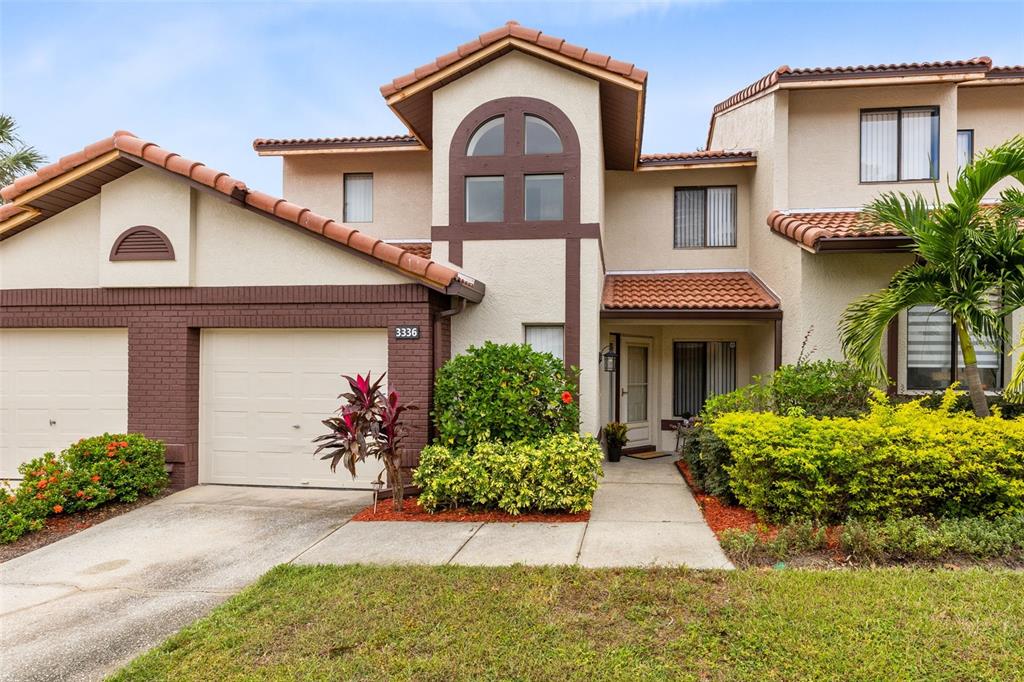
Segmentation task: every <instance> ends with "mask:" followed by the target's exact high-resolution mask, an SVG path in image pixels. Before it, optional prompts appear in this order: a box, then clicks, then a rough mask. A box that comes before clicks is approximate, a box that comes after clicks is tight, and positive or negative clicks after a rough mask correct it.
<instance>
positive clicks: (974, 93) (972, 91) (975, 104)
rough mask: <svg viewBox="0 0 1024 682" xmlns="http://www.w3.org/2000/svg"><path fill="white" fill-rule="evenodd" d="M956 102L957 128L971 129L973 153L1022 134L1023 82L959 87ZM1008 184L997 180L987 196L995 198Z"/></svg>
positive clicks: (1023, 111) (1011, 182)
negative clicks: (1018, 83)
mask: <svg viewBox="0 0 1024 682" xmlns="http://www.w3.org/2000/svg"><path fill="white" fill-rule="evenodd" d="M957 103H958V106H959V118H958V120H957V128H958V129H972V130H974V152H975V153H976V154H977V153H979V152H982V151H984V150H986V149H989V148H991V147H995V146H998V145H1000V144H1002V143H1003V142H1006V141H1007V140H1008V139H1010V138H1011V137H1013V136H1014V135H1021V134H1024V85H1002V86H984V87H981V86H972V87H962V88H960V90H959V92H958V94H957ZM1011 184H1013V181H1012V180H1006V181H1004V182H1001V183H999V184H998V185H996V186H995V187H994V188H993V189H992V190H991V191H990V192H989V193H988V194H987V197H988V198H991V199H995V198H997V197H998V196H999V192H1000V191H1001V190H1002V189H1004V188H1006V187H1009V186H1010V185H1011Z"/></svg>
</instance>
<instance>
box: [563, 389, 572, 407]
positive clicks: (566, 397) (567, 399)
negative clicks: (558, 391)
mask: <svg viewBox="0 0 1024 682" xmlns="http://www.w3.org/2000/svg"><path fill="white" fill-rule="evenodd" d="M562 402H563V403H565V404H566V405H568V404H569V403H571V402H572V393H569V391H562Z"/></svg>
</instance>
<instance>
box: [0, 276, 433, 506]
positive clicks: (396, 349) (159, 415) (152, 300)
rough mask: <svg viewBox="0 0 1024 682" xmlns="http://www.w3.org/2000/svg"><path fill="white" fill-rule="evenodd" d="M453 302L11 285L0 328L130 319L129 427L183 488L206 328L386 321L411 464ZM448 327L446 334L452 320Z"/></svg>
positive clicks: (351, 293)
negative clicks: (406, 336)
mask: <svg viewBox="0 0 1024 682" xmlns="http://www.w3.org/2000/svg"><path fill="white" fill-rule="evenodd" d="M447 307H448V301H447V299H446V297H443V296H441V295H439V294H436V293H434V292H432V291H430V290H429V289H427V288H425V287H422V286H419V285H416V284H393V285H352V286H294V287H288V286H280V287H198V288H183V289H170V288H166V289H165V288H158V289H9V290H3V291H0V327H3V328H40V327H46V328H75V327H80V328H81V327H121V328H127V330H128V430H129V431H131V432H133V433H143V434H145V435H146V436H149V437H151V438H159V439H160V440H163V441H164V442H165V443H166V444H167V461H168V463H170V464H171V465H172V469H171V482H172V485H173V486H174V487H175V488H185V487H188V486H191V485H195V484H197V483H198V482H199V340H200V330H201V329H203V328H255V329H261V328H262V329H296V328H387V330H388V379H389V386H390V387H391V388H392V389H396V390H398V391H399V393H400V394H401V396H402V400H403V402H406V403H408V404H414V405H417V406H418V407H419V409H418V410H415V411H411V412H408V413H407V415H408V416H407V417H406V419H405V423H406V425H407V427H408V435H407V437H406V439H405V442H404V447H403V451H402V465H403V466H404V467H405V468H406V469H408V468H410V467H412V466H415V464H416V461H417V458H418V454H419V451H420V449H421V448H422V447H423V446H424V445H426V443H427V439H428V437H429V428H430V427H429V419H430V416H429V415H430V407H431V404H432V399H433V395H432V393H433V375H434V367H433V363H434V348H433V343H434V340H433V329H434V328H433V320H434V315H435V314H436V313H437V312H439V311H440V310H443V309H445V308H447ZM396 325H417V326H419V328H420V338H419V339H418V340H415V341H413V340H403V341H397V340H395V338H394V336H395V335H394V327H395V326H396ZM442 329H443V335H444V336H445V337H447V335H448V333H449V332H448V329H449V327H448V324H447V323H444V324H443V325H442ZM446 342H447V338H444V339H442V340H441V355H442V356H447V354H448V351H447V349H445V347H444V346H445V345H446ZM339 381H340V379H339ZM341 390H342V387H341V386H340V385H339V390H338V392H339V393H340V392H341ZM325 416H326V415H325ZM324 466H327V465H326V463H325V464H324Z"/></svg>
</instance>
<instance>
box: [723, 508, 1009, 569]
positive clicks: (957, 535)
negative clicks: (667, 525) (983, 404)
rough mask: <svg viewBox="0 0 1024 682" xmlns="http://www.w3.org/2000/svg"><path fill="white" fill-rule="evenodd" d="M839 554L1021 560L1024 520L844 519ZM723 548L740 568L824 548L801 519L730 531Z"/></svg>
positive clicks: (876, 559)
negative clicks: (773, 530) (777, 525)
mask: <svg viewBox="0 0 1024 682" xmlns="http://www.w3.org/2000/svg"><path fill="white" fill-rule="evenodd" d="M837 539H838V543H839V547H838V549H839V551H840V552H841V553H842V554H843V555H844V556H848V557H850V558H852V559H853V560H854V561H855V562H858V563H893V562H901V561H928V562H937V561H948V560H956V559H961V558H968V559H976V560H989V559H1007V560H1011V561H1018V560H1020V559H1022V558H1024V516H1007V517H1002V518H997V519H985V518H981V517H969V518H964V519H934V518H930V517H921V516H912V517H907V518H890V519H885V520H882V521H873V520H857V519H851V520H849V521H847V522H846V523H845V524H844V525H843V526H842V527H841V528H839V532H838V535H837ZM720 540H721V544H722V549H723V550H724V551H725V553H726V554H727V555H728V556H729V558H730V559H731V560H732V561H733V563H735V564H736V565H738V566H751V565H756V564H765V563H772V562H776V561H789V560H791V559H794V558H797V557H800V556H802V555H807V554H814V553H817V552H820V551H822V550H824V549H826V548H827V547H828V543H827V540H826V537H825V532H824V529H822V528H819V527H816V526H815V525H814V524H812V523H809V522H806V521H800V522H793V523H788V524H785V525H783V526H781V527H780V528H779V529H778V531H777V533H776V534H774V535H773V534H772V533H770V532H769V531H768V529H767V528H758V527H752V528H750V529H749V530H739V529H729V530H726V531H724V532H723V533H722V536H721V539H720Z"/></svg>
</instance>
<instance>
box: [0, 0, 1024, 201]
mask: <svg viewBox="0 0 1024 682" xmlns="http://www.w3.org/2000/svg"><path fill="white" fill-rule="evenodd" d="M508 19H516V20H518V21H519V22H521V23H522V24H524V25H526V26H530V27H533V28H539V29H541V30H542V31H545V32H547V33H551V34H554V35H557V36H560V37H563V38H566V39H567V40H569V41H570V42H573V43H576V44H578V45H583V46H585V47H588V48H591V49H593V50H596V51H599V52H603V53H605V54H610V55H612V56H613V57H615V58H617V59H621V60H623V61H629V62H635V63H636V64H637V65H639V66H640V67H642V68H645V69H647V70H648V71H649V72H650V74H651V75H650V79H649V82H648V99H647V120H646V126H645V131H644V151H645V152H659V151H660V152H664V151H686V150H692V149H696V148H697V147H699V146H700V145H702V144H703V143H704V138H705V135H706V133H707V123H708V116H709V114H710V110H711V107H712V106H713V105H714V104H715V103H716V102H718V101H719V100H721V99H724V98H725V97H727V96H728V95H730V94H731V93H732V92H734V91H735V90H738V89H740V88H742V87H744V86H746V85H747V84H749V83H750V82H752V81H754V80H756V79H757V78H760V77H761V76H763V75H764V74H765V73H767V72H768V71H770V70H771V69H773V68H775V67H776V66H778V65H780V64H789V65H790V66H794V67H798V66H829V65H843V64H863V63H878V62H903V61H921V60H937V59H964V58H968V57H973V56H977V55H981V54H984V55H988V56H990V57H991V58H992V59H993V60H994V61H995V63H997V64H1024V0H1015V1H1014V2H998V3H983V2H970V3H954V2H948V3H945V2H934V1H933V2H906V3H895V2H890V3H865V2H843V3H838V2H836V3H832V2H799V3H766V2H730V1H728V0H723V1H719V2H696V1H689V2H685V1H684V2H668V1H666V2H634V3H629V2H575V3H561V2H556V1H555V0H547V1H546V2H537V3H497V2H489V3H479V2H478V3H455V2H446V3H425V2H424V3H396V2H386V3H385V2H377V3H354V2H315V3H314V2H305V3H292V2H260V3H252V2H219V3H199V2H117V3H115V2H100V3H90V2H75V3H56V2H46V1H44V0H34V1H32V2H11V1H9V0H0V110H2V111H4V112H6V113H10V114H13V115H14V116H15V117H16V118H17V120H18V122H19V124H20V128H21V134H22V136H23V137H24V138H25V139H26V140H27V141H28V142H30V143H31V144H33V145H35V146H36V147H37V148H39V149H40V150H41V151H42V152H43V153H44V154H46V155H47V156H48V157H50V159H51V160H52V159H55V158H57V157H59V156H61V155H63V154H66V153H68V152H70V151H74V150H77V149H80V148H81V147H83V146H85V144H87V143H89V142H92V141H95V140H97V139H100V138H102V137H105V136H107V135H109V134H110V133H111V132H112V131H113V130H115V129H118V128H124V129H127V130H131V131H133V132H135V133H136V134H138V135H140V136H142V137H145V138H147V139H151V140H153V141H155V142H158V143H159V144H161V145H162V146H164V147H166V148H168V149H172V150H174V151H176V152H179V153H181V154H183V155H185V156H188V157H190V158H193V159H196V160H199V161H203V162H204V163H206V164H208V165H210V166H213V167H215V168H218V169H220V170H224V171H227V172H230V173H231V174H233V175H235V176H236V177H238V178H241V179H242V180H244V181H245V182H246V183H247V184H248V185H249V186H250V187H255V188H259V189H263V190H266V191H270V192H274V193H278V192H280V186H281V182H280V161H279V160H278V159H272V158H264V159H261V158H259V157H257V156H256V155H255V153H254V152H253V151H252V148H251V147H250V143H251V141H252V139H253V138H255V137H317V136H333V135H372V134H387V133H404V132H405V130H404V128H403V126H402V125H401V123H400V122H399V121H398V119H397V118H395V117H394V115H393V114H392V113H391V112H390V111H389V110H388V108H387V107H386V106H385V104H384V102H383V99H382V98H381V96H380V94H379V92H378V90H377V88H378V86H380V85H381V84H382V83H385V82H387V81H389V80H391V79H392V78H394V77H395V76H398V75H401V74H404V73H406V72H408V71H410V70H412V69H413V68H415V67H416V66H419V65H420V64H423V63H425V62H427V61H430V60H432V59H433V58H434V57H436V56H438V55H440V54H443V53H445V52H448V51H449V50H451V49H453V48H454V47H455V46H457V45H459V44H460V43H463V42H466V41H467V40H469V39H471V38H472V37H474V36H475V35H477V34H478V33H481V32H483V31H485V30H489V29H491V28H494V27H496V26H498V25H500V24H502V23H503V22H505V21H506V20H508Z"/></svg>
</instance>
